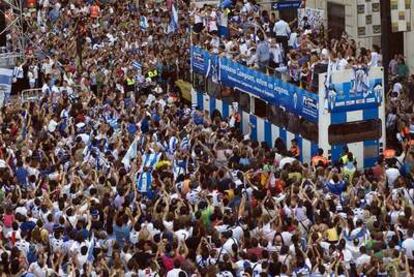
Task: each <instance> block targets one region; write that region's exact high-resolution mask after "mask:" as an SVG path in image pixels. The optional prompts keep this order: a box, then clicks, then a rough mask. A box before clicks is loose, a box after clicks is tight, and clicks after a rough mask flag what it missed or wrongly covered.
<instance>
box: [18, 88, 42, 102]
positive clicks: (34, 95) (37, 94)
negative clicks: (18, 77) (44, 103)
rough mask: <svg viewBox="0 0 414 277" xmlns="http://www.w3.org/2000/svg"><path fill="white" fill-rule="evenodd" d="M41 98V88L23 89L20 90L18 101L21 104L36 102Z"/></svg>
mask: <svg viewBox="0 0 414 277" xmlns="http://www.w3.org/2000/svg"><path fill="white" fill-rule="evenodd" d="M40 98H42V89H41V88H33V89H25V90H22V92H21V93H20V99H21V101H22V103H25V102H36V101H39V100H40Z"/></svg>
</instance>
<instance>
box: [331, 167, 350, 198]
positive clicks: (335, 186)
mask: <svg viewBox="0 0 414 277" xmlns="http://www.w3.org/2000/svg"><path fill="white" fill-rule="evenodd" d="M334 170H336V169H334ZM334 170H332V171H331V173H330V174H329V175H330V177H331V178H329V177H328V180H329V181H328V182H326V188H327V189H328V190H329V191H330V192H331V193H333V194H336V195H341V193H342V192H344V191H345V190H346V183H345V181H344V180H342V178H341V177H340V176H339V175H338V174H337V173H336V171H335V172H334Z"/></svg>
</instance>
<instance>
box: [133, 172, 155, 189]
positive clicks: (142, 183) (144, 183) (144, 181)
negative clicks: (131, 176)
mask: <svg viewBox="0 0 414 277" xmlns="http://www.w3.org/2000/svg"><path fill="white" fill-rule="evenodd" d="M136 184H137V190H138V191H139V192H141V193H146V192H148V191H149V190H151V184H152V173H151V172H150V171H143V172H141V173H138V174H137V178H136Z"/></svg>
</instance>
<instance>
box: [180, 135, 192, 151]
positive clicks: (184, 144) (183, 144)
mask: <svg viewBox="0 0 414 277" xmlns="http://www.w3.org/2000/svg"><path fill="white" fill-rule="evenodd" d="M180 149H181V150H189V149H190V139H189V138H188V136H185V137H184V138H183V139H182V140H181V143H180Z"/></svg>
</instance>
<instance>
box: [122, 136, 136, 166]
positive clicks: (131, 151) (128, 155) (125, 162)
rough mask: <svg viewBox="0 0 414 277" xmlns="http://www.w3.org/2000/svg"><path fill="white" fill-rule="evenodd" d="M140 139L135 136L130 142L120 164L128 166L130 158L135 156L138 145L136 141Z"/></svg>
mask: <svg viewBox="0 0 414 277" xmlns="http://www.w3.org/2000/svg"><path fill="white" fill-rule="evenodd" d="M139 140H140V137H136V138H135V139H134V141H133V142H132V144H131V145H130V146H129V148H128V151H127V152H126V154H125V156H124V158H123V159H122V164H123V165H124V166H125V167H126V168H129V167H130V164H131V160H132V159H135V157H136V156H137V153H138V150H137V148H138V147H137V146H138V141H139Z"/></svg>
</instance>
